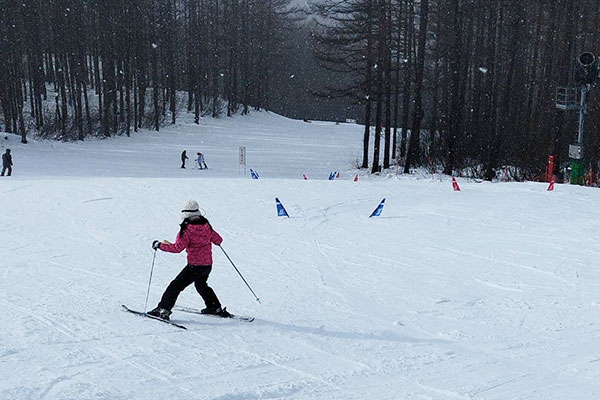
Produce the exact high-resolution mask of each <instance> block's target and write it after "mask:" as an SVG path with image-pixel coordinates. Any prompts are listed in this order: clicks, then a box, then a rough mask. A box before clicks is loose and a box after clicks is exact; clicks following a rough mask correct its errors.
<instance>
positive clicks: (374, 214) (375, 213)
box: [369, 197, 385, 218]
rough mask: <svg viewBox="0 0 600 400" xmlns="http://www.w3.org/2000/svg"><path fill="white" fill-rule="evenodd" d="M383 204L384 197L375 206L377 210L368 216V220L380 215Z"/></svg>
mask: <svg viewBox="0 0 600 400" xmlns="http://www.w3.org/2000/svg"><path fill="white" fill-rule="evenodd" d="M384 204H385V197H384V198H383V200H381V203H379V205H378V206H377V208H376V209H375V211H373V212H372V213H371V215H369V218H371V217H379V216H380V215H381V212H382V211H383V206H384Z"/></svg>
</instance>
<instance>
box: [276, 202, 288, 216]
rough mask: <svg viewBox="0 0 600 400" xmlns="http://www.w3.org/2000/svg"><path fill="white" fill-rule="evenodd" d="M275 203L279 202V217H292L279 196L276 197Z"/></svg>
mask: <svg viewBox="0 0 600 400" xmlns="http://www.w3.org/2000/svg"><path fill="white" fill-rule="evenodd" d="M275 204H277V216H278V217H288V218H289V217H290V216H289V215H288V213H287V211H285V207H284V206H283V204H281V202H280V201H279V199H278V198H277V197H275Z"/></svg>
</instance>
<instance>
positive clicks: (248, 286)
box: [219, 245, 262, 304]
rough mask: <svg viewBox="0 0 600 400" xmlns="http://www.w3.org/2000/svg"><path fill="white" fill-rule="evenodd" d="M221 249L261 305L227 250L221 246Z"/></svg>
mask: <svg viewBox="0 0 600 400" xmlns="http://www.w3.org/2000/svg"><path fill="white" fill-rule="evenodd" d="M219 247H220V248H221V250H223V253H224V254H225V257H227V259H228V260H229V262H230V263H231V265H233V268H235V270H236V271H237V273H238V274H239V275H240V278H242V280H243V281H244V283H245V284H246V286H248V289H250V291H251V292H252V294H253V295H254V298H255V299H256V301H258V302H259V303H260V299H259V298H258V297H257V296H256V294H255V293H254V290H252V288H251V287H250V285H248V282H246V280H245V279H244V277H243V276H242V274H241V272H240V270H239V269H237V267H236V266H235V264H234V263H233V261H231V258H229V255H228V254H227V253H226V252H225V249H224V248H223V247H221V245H219ZM260 304H262V303H260Z"/></svg>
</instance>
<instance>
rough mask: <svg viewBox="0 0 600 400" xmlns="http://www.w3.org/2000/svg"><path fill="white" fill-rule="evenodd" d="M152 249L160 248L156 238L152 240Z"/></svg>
mask: <svg viewBox="0 0 600 400" xmlns="http://www.w3.org/2000/svg"><path fill="white" fill-rule="evenodd" d="M152 249H154V250H158V249H160V242H159V241H158V240H155V241H154V242H152Z"/></svg>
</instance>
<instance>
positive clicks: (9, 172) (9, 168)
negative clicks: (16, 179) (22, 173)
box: [1, 165, 12, 176]
mask: <svg viewBox="0 0 600 400" xmlns="http://www.w3.org/2000/svg"><path fill="white" fill-rule="evenodd" d="M6 170H8V176H10V174H11V173H12V167H11V166H10V165H9V166H3V167H2V175H1V176H4V173H5V172H6Z"/></svg>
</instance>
